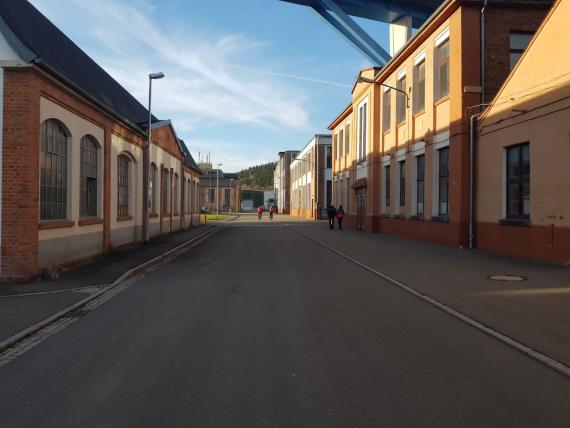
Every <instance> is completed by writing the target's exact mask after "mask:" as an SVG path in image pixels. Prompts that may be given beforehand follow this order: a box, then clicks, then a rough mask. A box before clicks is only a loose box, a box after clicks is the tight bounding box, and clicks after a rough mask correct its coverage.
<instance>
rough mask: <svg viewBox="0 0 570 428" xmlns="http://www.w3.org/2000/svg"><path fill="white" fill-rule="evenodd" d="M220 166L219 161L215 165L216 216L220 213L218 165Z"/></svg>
mask: <svg viewBox="0 0 570 428" xmlns="http://www.w3.org/2000/svg"><path fill="white" fill-rule="evenodd" d="M221 166H222V164H221V163H219V164H217V165H216V218H218V216H219V214H220V189H219V175H220V167H221Z"/></svg>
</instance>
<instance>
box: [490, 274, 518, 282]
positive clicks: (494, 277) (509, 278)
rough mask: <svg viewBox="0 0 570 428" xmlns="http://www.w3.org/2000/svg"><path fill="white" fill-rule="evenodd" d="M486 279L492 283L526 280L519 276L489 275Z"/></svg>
mask: <svg viewBox="0 0 570 428" xmlns="http://www.w3.org/2000/svg"><path fill="white" fill-rule="evenodd" d="M487 278H489V279H491V280H493V281H524V280H525V279H526V278H525V277H524V276H519V275H489V276H488V277H487Z"/></svg>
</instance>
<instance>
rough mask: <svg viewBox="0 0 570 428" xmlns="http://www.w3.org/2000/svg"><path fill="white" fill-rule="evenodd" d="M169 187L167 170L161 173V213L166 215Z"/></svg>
mask: <svg viewBox="0 0 570 428" xmlns="http://www.w3.org/2000/svg"><path fill="white" fill-rule="evenodd" d="M169 187H170V180H169V177H168V169H166V168H165V169H164V170H163V171H162V212H163V213H168V207H169V200H168V189H169Z"/></svg>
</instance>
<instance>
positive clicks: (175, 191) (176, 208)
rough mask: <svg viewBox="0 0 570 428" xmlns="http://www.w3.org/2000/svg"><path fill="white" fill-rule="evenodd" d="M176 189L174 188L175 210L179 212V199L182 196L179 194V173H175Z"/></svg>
mask: <svg viewBox="0 0 570 428" xmlns="http://www.w3.org/2000/svg"><path fill="white" fill-rule="evenodd" d="M173 187H174V190H173V195H172V196H173V198H174V203H173V205H174V212H175V213H178V212H179V211H178V201H179V200H180V197H179V195H178V174H174V185H173Z"/></svg>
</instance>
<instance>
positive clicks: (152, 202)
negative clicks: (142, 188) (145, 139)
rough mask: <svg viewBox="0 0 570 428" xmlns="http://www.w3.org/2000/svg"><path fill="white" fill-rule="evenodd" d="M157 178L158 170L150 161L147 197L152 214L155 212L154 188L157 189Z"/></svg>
mask: <svg viewBox="0 0 570 428" xmlns="http://www.w3.org/2000/svg"><path fill="white" fill-rule="evenodd" d="M157 179H158V171H157V168H156V165H155V164H154V163H152V164H151V165H150V182H149V189H148V197H149V199H150V200H149V209H150V212H151V213H152V214H156V190H157V186H158V184H157Z"/></svg>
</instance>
